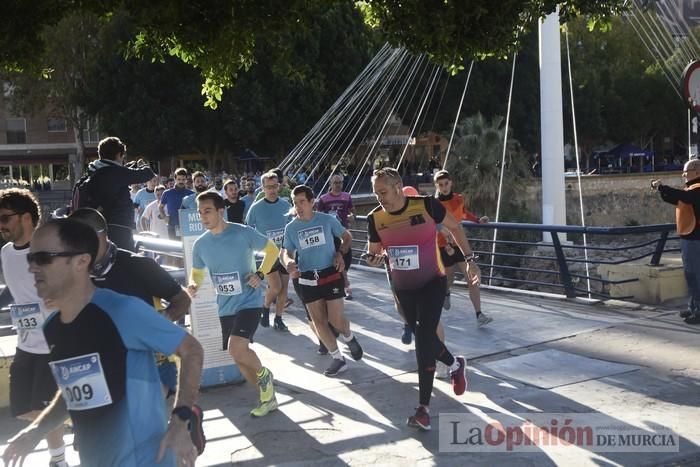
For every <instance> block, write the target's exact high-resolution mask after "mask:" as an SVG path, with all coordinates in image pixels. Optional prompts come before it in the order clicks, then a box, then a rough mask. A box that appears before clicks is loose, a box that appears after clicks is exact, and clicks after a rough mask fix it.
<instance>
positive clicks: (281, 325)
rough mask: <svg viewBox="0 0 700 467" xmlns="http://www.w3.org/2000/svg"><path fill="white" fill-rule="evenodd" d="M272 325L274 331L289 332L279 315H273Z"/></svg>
mask: <svg viewBox="0 0 700 467" xmlns="http://www.w3.org/2000/svg"><path fill="white" fill-rule="evenodd" d="M273 327H274V328H275V331H281V332H289V328H288V327H287V325H286V324H284V321H282V317H281V316H275V324H274V325H273Z"/></svg>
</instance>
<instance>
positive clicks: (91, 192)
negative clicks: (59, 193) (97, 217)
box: [70, 172, 101, 212]
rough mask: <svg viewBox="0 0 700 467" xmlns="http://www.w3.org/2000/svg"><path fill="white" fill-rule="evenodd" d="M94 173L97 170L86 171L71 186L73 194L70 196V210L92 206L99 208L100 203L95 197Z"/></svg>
mask: <svg viewBox="0 0 700 467" xmlns="http://www.w3.org/2000/svg"><path fill="white" fill-rule="evenodd" d="M95 175H97V172H95V173H93V174H90V173H87V174H85V175H83V176H82V177H80V179H79V180H78V181H77V182H76V183H75V186H73V196H72V198H71V204H70V212H75V211H76V210H77V209H80V208H93V209H97V210H100V207H101V206H100V203H99V202H98V200H97V199H96V197H95V184H96V180H95V178H96V177H95Z"/></svg>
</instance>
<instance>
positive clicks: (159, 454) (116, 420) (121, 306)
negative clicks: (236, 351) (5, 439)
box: [3, 219, 204, 467]
mask: <svg viewBox="0 0 700 467" xmlns="http://www.w3.org/2000/svg"><path fill="white" fill-rule="evenodd" d="M97 249H98V240H97V236H96V234H95V231H94V230H93V229H92V228H91V227H89V226H87V225H85V224H82V223H80V222H78V221H76V220H73V219H56V220H51V221H49V222H47V223H46V224H45V225H44V226H43V227H40V228H39V229H38V230H37V231H36V233H35V234H34V237H33V239H32V243H31V246H30V252H29V254H28V255H27V262H28V263H29V270H30V272H31V273H32V274H33V275H34V280H35V281H36V288H37V292H38V294H39V296H40V297H41V298H42V299H43V300H44V301H46V302H50V303H51V304H52V308H57V309H59V310H60V312H55V313H54V314H52V315H51V316H50V317H49V318H48V319H47V321H46V323H45V325H44V334H45V336H46V341H47V343H48V344H49V348H50V349H51V351H50V363H49V365H50V366H51V370H52V372H53V375H54V379H55V380H56V383H57V385H58V391H57V392H56V397H55V398H54V399H53V401H52V402H51V403H50V405H49V406H48V407H47V408H46V409H44V411H43V412H42V413H41V415H39V417H38V418H37V420H36V421H35V422H33V423H32V424H31V425H29V427H27V428H25V429H24V430H22V431H21V432H20V433H19V434H18V435H17V436H16V437H14V438H13V439H12V441H11V442H10V444H9V446H8V447H7V449H6V450H5V452H4V453H3V460H4V461H5V463H6V464H8V463H16V462H21V460H22V459H23V458H24V457H25V456H26V455H27V454H28V453H29V452H31V450H32V449H33V448H34V447H35V446H36V445H37V444H38V442H39V441H40V440H41V439H42V438H43V437H44V436H45V435H46V433H47V432H48V431H49V430H52V429H55V428H56V427H58V426H60V425H61V424H63V422H64V421H65V419H66V418H67V417H68V416H70V418H71V420H72V423H73V430H74V432H75V436H76V442H77V444H78V445H79V446H80V461H81V464H82V465H119V466H130V467H131V466H133V467H136V466H142V465H156V464H158V465H165V466H175V465H188V466H194V463H195V459H196V457H197V450H196V448H195V447H194V445H193V444H192V440H191V439H190V434H189V432H188V429H187V423H188V422H189V420H190V417H191V416H192V406H193V404H194V403H195V401H196V398H197V392H198V389H199V380H200V377H201V372H202V360H203V355H204V352H203V350H202V347H201V345H200V344H199V342H197V340H196V339H195V338H194V337H192V336H191V335H189V334H188V333H187V332H186V331H184V330H183V329H181V328H179V327H178V326H176V325H174V324H173V323H171V322H169V321H168V320H167V319H165V318H164V317H162V316H161V315H159V314H158V313H154V310H153V308H152V307H149V306H148V305H146V304H145V303H144V302H142V301H141V300H139V299H138V298H135V297H128V296H125V295H121V294H118V293H116V292H113V291H111V290H107V289H96V288H95V285H94V284H93V283H92V281H91V279H90V271H91V269H92V266H93V263H94V261H95V256H96V254H97ZM156 351H157V352H162V353H164V354H172V353H175V354H177V355H178V356H179V357H180V379H179V384H178V391H177V396H176V401H175V409H174V410H173V412H172V415H171V417H170V420H169V421H168V414H167V413H166V408H165V401H164V398H163V394H162V392H161V385H160V380H159V377H158V370H157V369H156V364H155V359H154V352H156Z"/></svg>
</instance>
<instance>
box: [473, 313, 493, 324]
mask: <svg viewBox="0 0 700 467" xmlns="http://www.w3.org/2000/svg"><path fill="white" fill-rule="evenodd" d="M491 321H493V318H491V317H490V316H486V315H485V314H484V312H483V311H482V312H481V313H479V314H478V315H477V316H476V322H477V323H479V327H481V326H486V325H487V324H489V323H490V322H491Z"/></svg>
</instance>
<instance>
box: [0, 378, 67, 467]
mask: <svg viewBox="0 0 700 467" xmlns="http://www.w3.org/2000/svg"><path fill="white" fill-rule="evenodd" d="M67 418H68V409H67V408H66V403H65V401H64V400H63V397H62V396H61V392H60V391H56V395H55V396H54V398H53V401H51V404H49V406H48V407H46V408H45V409H44V410H43V411H42V412H41V414H39V416H38V417H37V418H36V420H34V421H33V422H32V423H31V424H30V425H29V426H28V427H26V428H25V429H23V430H22V431H20V432H19V433H17V435H15V436H14V437H13V438H12V439H11V440H10V442H9V444H8V446H7V448H6V449H5V452H3V454H2V459H3V461H4V462H5V465H22V462H23V461H24V458H25V457H26V456H27V455H29V454H30V453H31V452H32V451H33V450H34V448H35V447H36V445H37V444H39V442H40V441H41V440H42V439H43V438H45V437H46V435H47V434H48V433H49V432H50V431H53V430H55V429H56V428H58V427H59V426H61V425H62V424H63V422H65V421H66V419H67Z"/></svg>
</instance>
